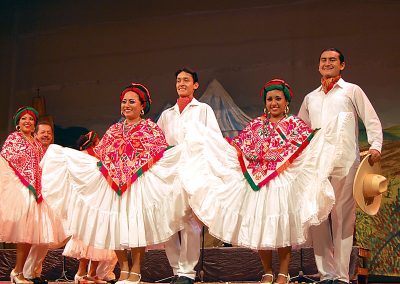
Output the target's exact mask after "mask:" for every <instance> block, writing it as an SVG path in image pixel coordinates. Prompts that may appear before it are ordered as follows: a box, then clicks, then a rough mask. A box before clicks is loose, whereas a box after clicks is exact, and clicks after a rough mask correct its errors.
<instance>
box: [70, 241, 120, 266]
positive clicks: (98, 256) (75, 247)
mask: <svg viewBox="0 0 400 284" xmlns="http://www.w3.org/2000/svg"><path fill="white" fill-rule="evenodd" d="M63 255H65V256H69V257H73V258H77V259H81V258H85V259H91V260H94V261H105V260H113V259H114V258H116V257H117V256H116V255H115V252H114V251H113V250H108V249H96V248H94V247H93V246H87V245H85V244H84V243H83V242H82V241H80V240H78V239H76V238H74V237H72V238H71V239H70V240H69V241H68V242H67V244H66V245H65V248H64V251H63Z"/></svg>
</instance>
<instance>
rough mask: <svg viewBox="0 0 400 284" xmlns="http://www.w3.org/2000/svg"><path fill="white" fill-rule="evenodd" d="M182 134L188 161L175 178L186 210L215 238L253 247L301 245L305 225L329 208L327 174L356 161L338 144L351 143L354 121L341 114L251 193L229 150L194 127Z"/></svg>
mask: <svg viewBox="0 0 400 284" xmlns="http://www.w3.org/2000/svg"><path fill="white" fill-rule="evenodd" d="M186 131H187V133H186V138H185V143H186V147H185V151H187V153H186V154H185V155H187V156H188V159H187V160H186V161H185V162H186V165H187V166H186V167H183V168H184V169H185V172H184V173H182V174H181V175H180V176H181V179H182V183H183V184H184V187H185V190H186V191H187V192H188V194H189V196H190V197H189V204H190V206H191V208H192V209H193V211H194V213H195V214H196V215H197V216H198V217H199V219H200V220H201V221H202V222H203V223H204V224H205V225H206V226H208V227H209V232H210V233H211V234H212V235H214V236H215V237H217V238H218V239H221V240H223V241H224V242H228V243H232V244H234V245H238V246H244V247H249V248H253V249H275V248H279V247H286V246H291V245H292V246H295V245H302V244H304V243H305V242H306V241H307V237H308V236H307V235H308V229H309V227H310V226H311V225H318V224H320V223H321V222H322V221H323V220H325V219H326V218H327V217H328V215H329V213H330V211H331V209H332V207H333V205H334V202H335V196H334V191H333V188H332V186H331V184H330V182H329V174H330V173H331V171H332V169H333V168H334V167H337V166H338V165H339V164H340V165H341V166H342V165H344V164H346V163H344V161H343V159H344V160H347V159H350V160H351V159H352V157H355V148H354V146H351V143H348V141H342V138H343V137H346V139H350V140H351V139H353V140H352V141H354V117H353V115H352V114H351V113H342V114H340V115H339V116H338V117H337V118H336V119H335V120H334V121H332V122H331V123H330V124H329V125H328V127H326V128H325V129H321V130H319V131H318V132H317V133H316V135H315V137H314V138H313V139H312V140H311V143H310V145H308V147H307V148H306V149H305V150H304V151H303V152H302V153H301V154H300V155H299V157H298V158H297V159H296V160H294V162H293V163H292V165H291V166H289V167H288V168H287V169H286V170H285V171H284V172H283V173H281V174H280V175H278V176H277V177H275V178H274V179H273V180H271V181H270V182H269V183H268V184H267V185H265V186H263V187H262V188H261V189H260V190H259V191H254V190H252V188H251V187H250V185H249V184H248V182H247V181H246V179H245V177H244V176H243V173H242V171H241V168H240V164H239V162H238V159H237V152H236V149H235V148H234V147H233V146H231V145H230V144H229V143H228V142H227V141H225V140H224V139H222V138H221V137H220V136H218V135H214V134H213V133H212V132H211V131H208V130H207V129H206V128H205V127H203V126H201V125H199V124H196V125H191V126H190V127H188V128H187V129H186ZM343 132H349V135H347V134H346V135H343ZM349 137H352V138H349ZM353 144H354V143H353ZM353 161H354V158H353ZM348 164H350V163H348ZM344 170H348V168H346V169H344Z"/></svg>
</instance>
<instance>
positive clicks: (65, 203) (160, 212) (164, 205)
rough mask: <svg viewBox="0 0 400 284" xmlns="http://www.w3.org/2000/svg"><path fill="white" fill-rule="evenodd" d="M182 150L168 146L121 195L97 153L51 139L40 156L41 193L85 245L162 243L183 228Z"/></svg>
mask: <svg viewBox="0 0 400 284" xmlns="http://www.w3.org/2000/svg"><path fill="white" fill-rule="evenodd" d="M180 154H181V149H180V147H179V146H176V147H174V148H172V149H169V150H167V151H166V152H165V153H164V156H163V158H161V159H160V160H159V161H158V162H157V163H155V164H154V165H153V166H152V167H151V168H150V169H149V170H148V171H147V172H145V173H144V174H143V175H142V176H140V177H139V178H138V179H137V180H136V181H135V182H134V183H133V184H132V185H131V188H130V189H128V190H127V191H126V192H125V193H124V194H123V195H122V196H119V195H117V193H116V192H115V191H114V190H113V189H112V188H111V187H110V186H109V184H108V183H107V181H106V179H105V178H104V177H103V175H102V174H101V173H100V171H99V170H98V168H97V162H98V160H97V159H96V158H94V157H92V156H90V155H88V154H86V153H82V152H79V151H76V150H73V149H70V148H64V147H61V146H59V145H50V147H49V149H48V150H47V151H46V154H45V156H44V157H43V159H42V162H41V166H42V169H43V175H42V182H43V184H44V186H43V196H44V197H45V198H46V199H47V200H48V203H49V204H50V206H51V207H52V208H53V210H54V211H55V212H56V213H57V214H58V215H59V216H60V217H61V218H62V219H63V220H64V221H65V223H64V225H65V227H66V229H67V230H68V231H69V232H70V233H71V234H72V235H73V236H74V237H75V238H76V239H78V240H80V241H82V243H83V244H85V245H89V246H93V247H94V248H96V249H111V250H115V249H125V248H133V247H144V246H147V245H152V244H157V243H162V242H165V241H167V240H168V239H169V238H170V237H171V236H172V235H173V234H175V233H176V232H178V231H179V230H180V229H181V228H182V220H183V217H184V216H185V215H186V211H187V210H188V205H187V203H185V198H183V194H182V193H183V190H182V187H181V185H180V183H179V179H178V178H177V173H178V170H177V164H178V161H179V159H180Z"/></svg>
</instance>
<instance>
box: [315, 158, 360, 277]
mask: <svg viewBox="0 0 400 284" xmlns="http://www.w3.org/2000/svg"><path fill="white" fill-rule="evenodd" d="M357 167H358V162H356V163H355V165H353V166H352V167H351V168H350V171H349V173H348V174H347V175H345V173H344V172H343V170H342V169H341V168H336V169H335V170H334V171H333V173H332V175H331V180H330V181H331V184H332V186H333V189H334V191H335V205H334V207H333V208H332V211H331V224H330V222H329V220H326V221H324V222H323V223H321V224H320V225H319V226H315V227H311V236H312V240H313V247H314V255H315V262H316V264H317V268H318V271H319V273H320V274H321V280H326V279H338V280H341V281H345V282H347V283H349V264H350V255H351V251H352V247H353V233H354V225H355V220H356V215H355V202H354V199H353V181H354V176H355V173H356V171H357Z"/></svg>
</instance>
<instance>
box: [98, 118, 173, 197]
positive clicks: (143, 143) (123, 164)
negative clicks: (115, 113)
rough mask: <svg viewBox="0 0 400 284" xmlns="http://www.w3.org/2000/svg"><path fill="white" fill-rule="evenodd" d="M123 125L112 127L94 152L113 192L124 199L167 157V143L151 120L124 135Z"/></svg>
mask: <svg viewBox="0 0 400 284" xmlns="http://www.w3.org/2000/svg"><path fill="white" fill-rule="evenodd" d="M123 128H124V124H123V122H118V123H116V124H114V125H112V126H111V127H110V128H109V129H108V130H107V132H106V134H104V136H103V138H102V139H101V141H100V143H99V144H98V145H97V146H96V147H94V149H93V152H94V153H95V155H96V156H97V157H98V158H99V159H100V162H99V164H98V165H99V169H100V171H101V173H102V174H103V176H104V177H105V178H106V179H107V182H108V183H109V184H110V186H111V188H112V189H113V190H114V191H115V192H116V193H117V194H118V195H122V194H123V193H124V192H125V191H126V190H127V189H129V188H130V186H131V184H132V183H134V182H135V181H136V180H137V178H138V177H139V176H141V175H142V174H143V173H144V172H145V171H147V170H148V169H149V168H151V166H152V165H153V164H154V163H156V162H157V161H158V160H159V159H160V158H161V157H162V156H163V154H164V151H165V150H166V148H167V146H168V145H167V142H166V141H165V136H164V133H163V132H162V130H161V129H160V128H159V127H158V126H157V124H155V123H154V122H153V121H151V120H150V119H146V120H142V121H141V122H140V123H139V124H138V125H137V126H135V127H134V128H132V129H130V130H129V131H128V132H127V133H124V129H123Z"/></svg>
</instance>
